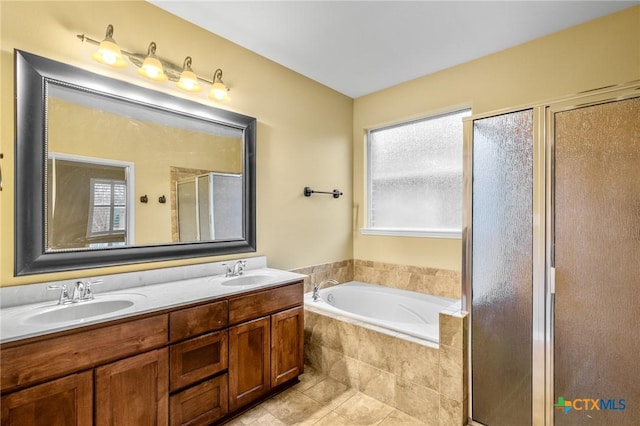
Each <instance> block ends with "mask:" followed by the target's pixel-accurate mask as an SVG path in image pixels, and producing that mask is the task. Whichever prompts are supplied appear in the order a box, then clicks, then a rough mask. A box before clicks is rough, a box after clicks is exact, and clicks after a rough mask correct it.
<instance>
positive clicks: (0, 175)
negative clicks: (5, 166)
mask: <svg viewBox="0 0 640 426" xmlns="http://www.w3.org/2000/svg"><path fill="white" fill-rule="evenodd" d="M3 158H4V154H2V153H0V160H2V159H3ZM0 191H2V163H0Z"/></svg>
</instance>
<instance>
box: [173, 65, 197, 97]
mask: <svg viewBox="0 0 640 426" xmlns="http://www.w3.org/2000/svg"><path fill="white" fill-rule="evenodd" d="M176 86H178V87H179V88H180V89H182V90H186V91H187V92H199V91H200V90H202V86H200V83H199V82H198V76H196V74H195V73H194V72H193V71H191V70H190V69H185V70H184V71H182V74H180V80H179V81H178V82H177V83H176Z"/></svg>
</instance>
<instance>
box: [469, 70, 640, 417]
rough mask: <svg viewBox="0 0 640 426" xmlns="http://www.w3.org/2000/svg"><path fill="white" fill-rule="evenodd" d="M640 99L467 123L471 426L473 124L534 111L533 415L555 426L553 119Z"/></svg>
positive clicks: (588, 100)
mask: <svg viewBox="0 0 640 426" xmlns="http://www.w3.org/2000/svg"><path fill="white" fill-rule="evenodd" d="M636 97H640V80H637V81H634V82H630V83H625V84H620V85H613V86H607V87H604V88H599V89H594V90H590V91H587V92H582V93H578V94H575V95H571V96H567V97H563V98H559V99H556V100H552V101H546V102H541V103H536V104H530V105H525V106H518V107H515V108H509V109H503V110H498V111H492V112H489V113H484V114H478V115H472V116H469V117H465V118H463V124H464V148H463V149H464V151H463V167H464V169H463V193H464V199H463V231H462V277H463V285H462V308H463V309H465V310H466V311H467V312H468V318H469V319H468V321H469V326H468V334H467V338H468V341H467V351H468V353H467V359H468V365H467V367H468V368H467V372H468V373H467V380H468V386H467V389H468V407H467V408H468V416H467V417H468V419H467V420H468V422H469V423H468V424H470V425H479V426H481V424H480V423H477V422H474V421H473V383H472V378H473V375H472V373H473V370H472V368H473V365H472V359H473V358H472V353H471V350H472V347H471V342H472V329H473V327H472V326H471V324H472V323H471V321H472V320H473V317H472V315H473V314H472V306H471V302H472V271H473V265H472V258H473V245H472V242H473V241H472V239H473V232H472V231H473V175H472V171H473V123H474V121H475V120H480V119H483V118H489V117H495V116H499V115H504V114H509V113H514V112H518V111H523V110H528V109H532V110H533V193H532V198H533V205H532V208H533V211H532V220H533V223H532V225H533V235H532V237H533V240H532V241H533V242H532V244H533V256H532V257H533V258H532V267H533V271H532V272H533V280H532V281H533V282H532V285H533V291H532V331H531V332H532V348H531V355H532V366H531V367H532V374H531V380H532V383H531V384H532V409H531V423H532V425H534V426H553V425H554V409H553V398H554V376H553V371H554V370H553V367H554V364H553V353H554V352H553V351H554V328H553V327H554V322H553V321H554V315H553V313H554V295H555V275H554V271H555V270H554V267H555V264H554V263H553V262H554V257H553V256H554V252H553V242H554V238H555V235H554V221H553V220H554V208H555V206H554V198H553V195H554V190H555V188H554V160H555V158H554V148H555V143H554V131H555V128H554V114H555V113H558V112H562V111H568V110H572V109H577V108H583V107H588V106H593V105H598V104H602V103H607V102H614V101H621V100H625V99H631V98H636Z"/></svg>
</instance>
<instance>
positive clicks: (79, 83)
mask: <svg viewBox="0 0 640 426" xmlns="http://www.w3.org/2000/svg"><path fill="white" fill-rule="evenodd" d="M16 88H17V93H16V95H17V99H18V102H17V116H16V122H17V126H16V132H17V135H16V136H17V138H16V270H15V274H16V275H24V274H32V273H41V272H53V271H61V270H70V269H80V268H89V267H97V266H106V265H118V264H126V263H134V262H145V261H158V260H168V259H178V258H185V257H198V256H211V255H218V254H229V253H243V252H249V251H255V124H256V120H255V119H254V118H252V117H247V116H244V115H240V114H236V113H232V112H229V111H224V110H219V109H217V108H213V107H210V106H206V105H203V104H199V103H195V102H193V101H189V100H185V99H182V98H175V97H173V96H170V95H168V94H165V93H160V92H155V91H152V90H148V89H145V88H141V87H138V86H134V85H131V84H129V83H125V82H123V81H119V80H113V79H110V78H106V77H103V76H100V75H96V74H93V73H89V72H87V71H84V70H81V69H78V68H74V67H71V66H68V65H66V64H62V63H59V62H55V61H51V60H48V59H46V58H42V57H39V56H35V55H32V54H28V53H25V52H20V51H16ZM144 195H148V200H149V202H148V203H146V202H143V201H142V199H141V197H143V196H144ZM164 199H166V200H167V202H166V203H164V202H163V201H164Z"/></svg>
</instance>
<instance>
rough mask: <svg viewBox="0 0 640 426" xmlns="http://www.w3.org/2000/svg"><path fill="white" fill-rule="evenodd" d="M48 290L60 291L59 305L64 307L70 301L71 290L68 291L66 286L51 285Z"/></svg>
mask: <svg viewBox="0 0 640 426" xmlns="http://www.w3.org/2000/svg"><path fill="white" fill-rule="evenodd" d="M47 290H60V297H58V305H63V304H65V303H68V302H69V301H70V299H69V290H68V289H67V285H66V284H62V285H50V286H47Z"/></svg>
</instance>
